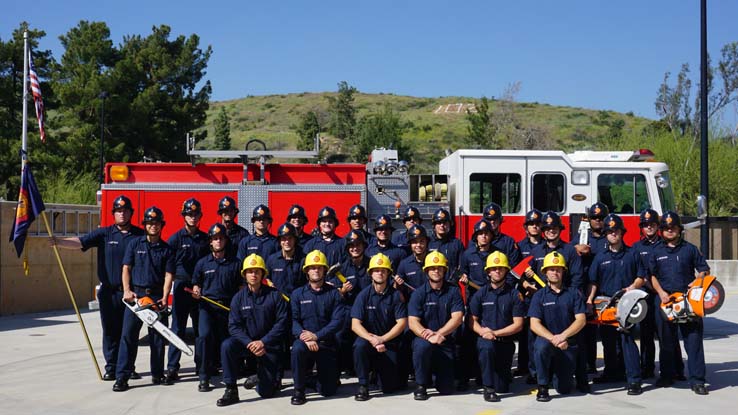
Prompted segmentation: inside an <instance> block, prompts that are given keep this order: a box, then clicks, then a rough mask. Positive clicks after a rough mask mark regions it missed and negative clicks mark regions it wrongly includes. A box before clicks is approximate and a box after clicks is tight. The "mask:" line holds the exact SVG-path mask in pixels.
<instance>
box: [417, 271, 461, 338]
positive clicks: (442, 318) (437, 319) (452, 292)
mask: <svg viewBox="0 0 738 415" xmlns="http://www.w3.org/2000/svg"><path fill="white" fill-rule="evenodd" d="M459 311H460V312H462V313H463V312H464V302H463V301H462V300H461V292H460V291H459V288H458V287H456V286H453V285H451V284H448V283H446V282H444V283H443V286H442V287H441V289H440V290H434V289H433V288H431V285H430V282H426V283H425V284H424V285H421V286H420V287H417V288H416V289H415V291H413V294H412V296H411V297H410V302H409V303H408V306H407V315H408V316H409V317H410V316H412V317H418V318H420V324H422V325H423V327H425V328H427V329H430V330H433V331H437V330H439V329H440V328H441V327H443V326H445V325H446V323H448V321H449V320H451V313H455V312H459ZM446 337H447V338H453V337H454V334H453V333H452V334H450V335H448V336H446Z"/></svg>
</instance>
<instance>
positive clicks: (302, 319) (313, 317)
mask: <svg viewBox="0 0 738 415" xmlns="http://www.w3.org/2000/svg"><path fill="white" fill-rule="evenodd" d="M302 269H303V271H304V272H305V273H306V274H307V277H308V283H307V285H303V286H302V287H300V288H298V289H296V290H295V291H293V292H292V297H291V298H290V306H291V308H292V336H293V337H294V339H295V341H294V343H292V376H293V379H294V384H295V390H294V394H293V396H292V399H291V401H290V402H291V403H292V405H303V404H305V403H306V402H307V399H306V398H305V387H306V386H307V385H306V380H307V374H308V373H309V371H310V369H311V368H312V367H313V365H314V364H316V365H317V385H316V389H317V391H318V393H320V394H321V395H323V396H332V395H334V394H335V393H336V390H337V389H338V384H339V380H338V365H337V361H336V333H338V330H340V329H341V327H343V324H344V321H345V319H346V318H347V310H346V306H345V304H344V302H343V301H342V300H341V295H340V294H339V293H338V290H336V289H335V288H333V287H332V286H330V285H328V284H326V283H325V274H326V272H327V271H328V262H327V259H326V256H325V254H323V252H321V251H319V250H313V251H311V252H309V253H308V254H307V255H306V256H305V265H304V266H303V268H302Z"/></svg>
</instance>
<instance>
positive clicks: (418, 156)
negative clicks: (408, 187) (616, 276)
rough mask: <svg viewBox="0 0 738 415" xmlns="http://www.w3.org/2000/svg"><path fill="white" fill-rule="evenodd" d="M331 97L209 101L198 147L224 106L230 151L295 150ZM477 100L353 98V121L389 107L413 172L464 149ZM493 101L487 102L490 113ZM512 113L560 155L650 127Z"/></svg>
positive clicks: (566, 113) (555, 111)
mask: <svg viewBox="0 0 738 415" xmlns="http://www.w3.org/2000/svg"><path fill="white" fill-rule="evenodd" d="M330 95H335V93H308V92H303V93H296V94H284V95H267V96H249V97H246V98H242V99H238V100H231V101H222V102H214V103H212V104H211V108H210V110H209V112H208V120H207V124H206V127H205V129H206V130H207V132H208V138H207V139H206V140H205V141H204V142H202V143H199V144H198V148H210V147H211V146H212V143H213V136H214V134H213V122H214V120H215V117H216V115H217V114H218V113H219V112H220V109H221V107H223V106H225V108H226V111H227V113H228V115H229V117H230V120H231V141H232V148H243V146H244V144H245V143H246V142H247V141H248V140H249V139H251V138H258V139H260V140H263V141H264V142H266V144H267V146H268V148H269V149H294V148H295V146H296V142H297V138H298V137H297V134H296V133H295V131H294V128H293V127H294V126H295V125H297V124H298V123H299V120H300V116H301V115H302V114H304V113H306V112H308V111H310V110H314V111H317V112H325V111H326V110H327V107H328V105H327V101H326V99H325V97H326V96H330ZM476 101H477V99H475V98H471V97H437V98H418V97H410V96H398V95H393V94H363V93H357V94H356V95H355V105H356V108H357V109H358V117H357V118H360V117H361V116H363V115H365V114H368V113H371V112H374V111H379V110H381V109H382V108H383V107H384V106H385V105H387V104H389V105H390V106H391V107H392V109H393V110H394V111H396V112H397V113H398V114H399V115H400V117H401V118H402V120H403V121H405V122H406V123H407V125H408V126H409V127H410V128H409V129H408V131H407V132H406V134H405V136H404V137H403V138H405V139H406V140H407V141H408V142H409V143H410V146H411V148H412V150H413V154H414V155H415V158H414V160H412V161H411V162H412V163H411V165H412V166H413V170H414V171H416V172H429V171H434V170H435V169H436V165H437V161H438V160H439V159H440V158H441V155H442V154H443V151H439V150H443V149H447V148H448V149H451V150H454V149H457V148H461V147H467V145H465V143H464V137H465V136H466V128H467V121H466V119H465V111H466V108H472V110H473V108H474V104H475V102H476ZM498 104H499V102H498V101H491V102H490V110H494V108H495V106H496V105H498ZM513 108H514V112H515V114H516V117H517V119H518V120H519V121H520V123H521V124H525V125H534V126H540V127H543V128H545V129H546V130H547V131H548V134H549V136H550V137H551V139H552V140H553V141H554V142H552V143H550V144H549V147H551V148H561V149H564V150H573V149H575V148H576V149H583V148H594V145H593V144H592V142H593V140H597V139H599V138H601V137H604V136H606V135H607V132H608V128H609V125H610V124H611V123H612V122H613V121H614V120H623V122H624V128H623V130H624V131H625V132H627V131H629V130H638V129H640V128H642V127H643V126H644V125H645V124H647V123H649V122H651V121H650V120H648V119H645V118H640V117H635V116H633V115H631V114H621V113H618V112H614V111H595V110H589V109H583V108H574V107H561V106H553V105H548V104H539V103H515V104H514V107H513ZM336 144H337V143H336V141H335V140H332V138H331V137H326V138H325V143H324V145H323V149H324V150H326V151H327V153H328V154H332V153H336V152H340V148H339V146H337V145H336Z"/></svg>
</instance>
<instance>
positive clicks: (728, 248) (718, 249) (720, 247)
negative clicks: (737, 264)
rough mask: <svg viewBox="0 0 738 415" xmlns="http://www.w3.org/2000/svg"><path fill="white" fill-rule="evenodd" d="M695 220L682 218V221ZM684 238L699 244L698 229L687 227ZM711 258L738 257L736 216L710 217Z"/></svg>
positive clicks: (737, 222)
mask: <svg viewBox="0 0 738 415" xmlns="http://www.w3.org/2000/svg"><path fill="white" fill-rule="evenodd" d="M693 220H695V219H694V218H686V217H685V218H683V223H688V222H691V221H693ZM685 239H686V240H688V241H689V242H691V243H693V244H695V245H697V246H698V247H699V246H700V229H699V228H696V229H688V230H687V231H686V232H685ZM709 257H710V258H711V259H738V217H735V216H731V217H722V218H710V255H709Z"/></svg>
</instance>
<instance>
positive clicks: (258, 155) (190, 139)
mask: <svg viewBox="0 0 738 415" xmlns="http://www.w3.org/2000/svg"><path fill="white" fill-rule="evenodd" d="M252 143H256V144H261V146H262V148H263V150H249V146H250V145H251V144H252ZM185 148H186V149H187V155H188V156H189V157H190V163H192V165H193V166H194V165H195V164H197V159H198V158H211V159H218V158H221V159H241V161H242V162H243V164H244V179H245V177H246V167H245V166H246V165H247V164H248V160H249V159H258V163H259V170H260V172H261V180H260V181H259V183H260V184H265V182H264V164H266V160H267V159H269V158H280V159H314V158H318V155H319V153H320V135H319V134H316V135H315V139H314V141H313V148H314V150H308V151H298V150H294V151H291V150H290V151H278V150H267V148H266V144H265V143H264V142H263V141H261V140H258V139H255V138H253V139H251V140H249V141H248V142H247V143H246V145H245V146H244V149H243V150H196V149H195V137H194V136H192V135H190V134H189V133H187V137H186V138H185ZM259 183H251V184H259Z"/></svg>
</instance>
